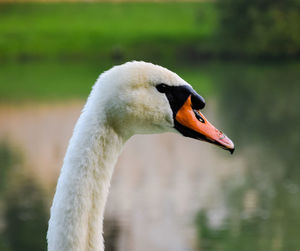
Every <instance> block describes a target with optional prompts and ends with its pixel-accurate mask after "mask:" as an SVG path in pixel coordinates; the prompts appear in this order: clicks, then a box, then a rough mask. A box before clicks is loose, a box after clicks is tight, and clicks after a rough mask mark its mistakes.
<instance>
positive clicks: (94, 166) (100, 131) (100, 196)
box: [47, 61, 234, 251]
mask: <svg viewBox="0 0 300 251" xmlns="http://www.w3.org/2000/svg"><path fill="white" fill-rule="evenodd" d="M204 106H205V101H204V99H203V97H201V96H200V95H199V94H197V93H196V92H195V91H194V89H193V88H192V87H191V85H190V84H188V83H187V82H186V81H184V80H183V79H182V78H180V77H179V76H178V75H177V74H175V73H173V72H171V71H170V70H168V69H166V68H163V67H161V66H158V65H154V64H151V63H146V62H137V61H133V62H127V63H125V64H123V65H119V66H114V67H113V68H111V69H110V70H108V71H106V72H104V73H102V74H101V75H100V76H99V78H98V79H97V81H96V83H95V85H94V86H93V88H92V91H91V94H90V95H89V97H88V100H87V102H86V104H85V106H84V108H83V111H82V113H81V115H80V117H79V119H78V121H77V123H76V125H75V128H74V131H73V136H72V137H71V139H70V142H69V145H68V148H67V152H66V155H65V158H64V162H63V166H62V169H61V173H60V176H59V178H58V182H57V187H56V192H55V195H54V199H53V204H52V207H51V216H50V220H49V226H48V232H47V241H48V251H96V250H97V251H103V250H104V244H103V237H102V230H103V214H104V208H105V203H106V199H107V195H108V190H109V186H110V180H111V177H112V173H113V169H114V165H115V163H116V161H117V158H118V156H119V154H120V152H121V150H122V148H123V145H124V144H125V142H126V141H127V140H128V139H129V138H130V137H131V136H133V135H134V134H150V133H163V132H176V133H180V134H182V135H183V136H186V137H191V138H194V139H198V140H202V141H207V142H210V143H213V144H215V145H218V146H220V147H222V148H224V149H226V150H229V151H230V152H231V153H232V152H233V151H234V144H233V142H232V141H231V140H230V139H229V138H228V137H227V136H226V135H225V134H223V133H222V132H220V131H219V130H217V129H216V128H215V127H214V126H213V125H212V124H210V123H209V122H208V120H207V119H206V118H205V117H204V116H203V114H202V113H201V112H200V109H203V108H204Z"/></svg>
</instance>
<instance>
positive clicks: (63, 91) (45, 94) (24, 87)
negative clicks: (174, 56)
mask: <svg viewBox="0 0 300 251" xmlns="http://www.w3.org/2000/svg"><path fill="white" fill-rule="evenodd" d="M111 66H112V65H108V66H105V65H103V64H101V63H100V64H98V62H95V61H92V62H88V63H83V62H80V61H79V62H67V63H64V62H55V61H46V62H39V61H38V62H36V61H32V62H27V63H9V64H4V65H2V66H1V67H0V100H1V102H23V101H30V100H33V99H34V100H40V101H42V100H48V101H49V100H54V101H57V100H62V99H66V98H68V99H86V98H87V96H88V94H89V93H90V91H91V87H92V85H93V84H94V83H95V81H96V79H97V77H98V75H99V74H100V73H101V72H103V71H104V70H107V69H108V68H110V67H111ZM166 67H168V68H170V69H173V70H174V71H175V72H177V73H178V74H179V75H180V76H182V77H183V78H184V79H185V80H187V81H189V82H190V83H192V84H193V85H194V86H195V88H196V89H197V88H199V89H198V90H199V91H201V93H202V94H203V95H207V94H210V93H211V91H212V88H213V85H212V83H211V80H210V77H209V74H208V73H209V72H210V71H211V70H212V69H211V67H210V66H205V65H204V66H197V67H196V66H194V67H191V68H182V67H170V66H169V65H166Z"/></svg>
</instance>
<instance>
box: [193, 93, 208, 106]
mask: <svg viewBox="0 0 300 251" xmlns="http://www.w3.org/2000/svg"><path fill="white" fill-rule="evenodd" d="M192 106H193V108H194V109H195V110H199V109H203V108H204V107H205V100H204V98H203V97H201V96H200V95H199V94H197V93H193V94H192Z"/></svg>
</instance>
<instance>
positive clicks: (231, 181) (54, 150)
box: [0, 63, 300, 251]
mask: <svg viewBox="0 0 300 251" xmlns="http://www.w3.org/2000/svg"><path fill="white" fill-rule="evenodd" d="M48 66H49V65H47V67H48ZM18 67H21V66H20V65H19V66H18ZM60 67H62V66H60ZM41 68H42V67H41ZM298 69H299V64H297V63H293V64H280V65H271V64H267V65H255V64H251V65H249V64H248V65H246V64H244V65H243V64H239V65H237V64H235V65H222V64H216V65H209V66H203V65H202V66H199V67H195V68H194V69H192V70H191V69H188V70H187V69H182V72H186V75H183V77H184V78H186V79H187V80H190V79H201V81H202V82H203V81H207V82H203V83H201V82H200V83H199V86H197V87H196V89H198V90H199V91H200V93H201V86H206V87H207V86H208V84H209V85H213V86H210V90H214V91H211V94H210V96H208V97H206V99H207V101H208V105H207V108H205V110H204V113H205V115H206V116H207V117H208V119H209V120H210V121H212V122H214V124H216V126H217V127H220V128H221V129H224V132H226V133H227V134H228V136H230V137H231V138H232V139H233V140H234V142H235V144H236V147H237V150H236V152H235V154H234V155H233V156H230V155H229V154H228V153H227V152H225V151H224V152H223V151H222V150H221V149H217V148H216V147H214V146H211V145H208V144H205V143H201V142H198V141H194V140H191V139H186V138H183V137H180V136H178V135H174V134H165V135H155V136H154V135H152V136H138V137H133V138H132V139H131V140H130V141H129V142H128V144H127V146H126V147H125V149H124V152H123V154H122V156H121V157H120V160H119V162H118V165H117V167H116V169H115V173H114V176H113V180H112V187H111V193H110V196H109V200H108V204H107V210H106V221H105V231H106V233H105V238H106V246H107V250H111V251H114V250H133V251H134V250H142V251H148V250H157V251H160V250H175V251H176V250H178V251H181V250H205V251H206V250H228V251H229V250H230V251H235V250H249V251H250V250H251V251H252V250H254V249H256V250H264V251H265V250H299V249H300V241H299V240H298V236H299V230H298V229H300V215H299V214H298V209H299V208H300V196H299V189H300V188H299V184H300V174H299V171H298V170H297V169H298V163H299V158H300V157H299V155H298V152H297V150H299V149H300V135H299V133H300V132H299V121H300V118H299V108H298V107H299V105H300V104H299V103H300V101H299V99H298V94H299V93H300V90H299V89H300V87H299V85H298V82H299V81H298V80H299V79H300V72H299V70H298ZM82 72H85V71H84V70H83V71H82ZM86 72H88V71H86ZM41 75H43V74H41ZM198 75H199V77H198ZM88 78H90V76H88ZM64 81H65V80H64ZM204 92H207V89H206V90H205V91H204ZM81 106H82V102H79V103H69V104H62V105H55V106H54V105H53V104H50V105H43V106H41V107H39V106H36V105H32V106H30V105H28V106H27V107H25V108H24V107H18V106H16V107H8V106H6V107H4V106H2V108H1V109H0V121H1V126H0V138H5V139H6V140H8V141H10V142H12V143H13V145H15V146H18V147H19V148H21V149H22V150H21V152H22V153H23V156H24V157H23V162H24V163H25V164H20V165H21V166H22V167H23V168H25V169H28V166H30V168H29V170H30V171H28V172H29V173H31V174H32V176H34V177H37V179H38V180H39V182H42V183H43V185H44V184H47V186H45V187H47V188H49V184H50V187H51V189H50V191H49V193H50V194H51V195H52V193H53V191H54V186H53V185H52V186H51V184H53V183H55V180H56V177H57V175H58V170H59V168H60V166H61V162H62V158H63V155H64V151H65V147H66V145H67V141H68V138H69V136H70V134H71V132H72V127H73V125H74V122H75V120H76V118H77V115H78V114H79V112H80V109H81ZM18 125H23V126H22V127H20V126H18ZM5 156H6V157H5ZM7 156H8V157H7ZM9 156H10V155H9V154H1V162H2V163H4V160H5V158H10V157H9ZM43 162H44V165H43ZM7 163H9V162H7ZM29 164H30V165H29ZM9 165H10V164H7V166H9ZM49 169H52V170H49ZM5 170H6V171H5ZM6 173H8V171H7V169H6V168H4V167H3V168H1V174H6ZM43 174H44V175H43ZM45 174H46V175H45ZM3 177H4V176H0V180H1V182H2V181H3V180H5V179H3ZM45 177H46V178H47V177H48V179H50V180H47V179H45ZM24 182H25V181H24ZM20 183H23V182H20ZM25 183H26V182H25ZM3 184H4V183H3ZM19 187H25V188H26V187H28V186H26V185H24V186H21V185H20V186H19ZM0 188H1V190H2V194H3V193H8V192H9V191H10V190H12V187H9V186H7V185H5V186H4V185H2V183H1V184H0ZM25 188H24V189H23V188H22V189H23V190H24V191H25ZM31 188H32V187H31ZM22 189H21V190H22ZM29 190H30V189H29ZM29 190H28V191H29ZM33 190H34V191H38V187H34V188H33ZM30 191H31V190H30ZM31 193H32V192H31ZM36 194H39V193H36ZM0 195H1V191H0ZM22 196H24V195H22ZM37 197H38V196H37ZM49 197H51V196H49ZM11 198H12V197H11ZM13 198H14V199H15V201H19V200H18V196H13ZM31 198H36V197H35V196H33V197H31ZM21 201H22V200H21ZM33 201H37V202H35V203H40V202H39V200H33ZM1 205H3V200H2V203H0V211H2V212H0V217H2V218H3V217H4V216H3V215H4V214H3V206H2V207H1ZM38 205H40V206H37V208H43V205H42V204H38ZM34 208H35V207H29V210H39V209H36V208H35V209H34ZM25 211H26V210H25ZM25 211H24V212H25ZM37 212H39V211H37ZM41 212H42V211H41ZM1 215H2V216H1ZM29 215H30V214H29ZM36 215H39V213H37V214H36ZM40 215H41V217H40V219H41V222H44V218H43V217H44V216H42V215H45V214H42V213H41V214H40ZM30 224H32V223H30V221H29V225H30ZM38 224H40V223H37V225H38ZM41 224H42V223H41ZM3 229H5V228H4V227H3V219H1V221H0V232H1V234H3ZM40 232H42V231H40ZM22 234H24V233H18V234H17V235H19V236H20V235H22ZM2 236H3V235H0V250H2V249H1V248H2V246H3V247H4V245H2V243H4V242H3V238H2ZM39 238H40V237H39ZM16 240H17V237H16ZM1 245H2V246H1ZM41 245H42V244H41ZM3 250H7V251H8V250H14V249H9V247H8V246H7V245H6V249H4V248H3ZM32 250H43V247H42V246H41V248H40V249H38V248H32Z"/></svg>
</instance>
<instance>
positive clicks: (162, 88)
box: [156, 84, 168, 93]
mask: <svg viewBox="0 0 300 251" xmlns="http://www.w3.org/2000/svg"><path fill="white" fill-rule="evenodd" d="M156 89H157V90H158V91H159V92H162V93H166V92H167V89H168V86H167V85H166V84H158V85H156Z"/></svg>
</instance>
